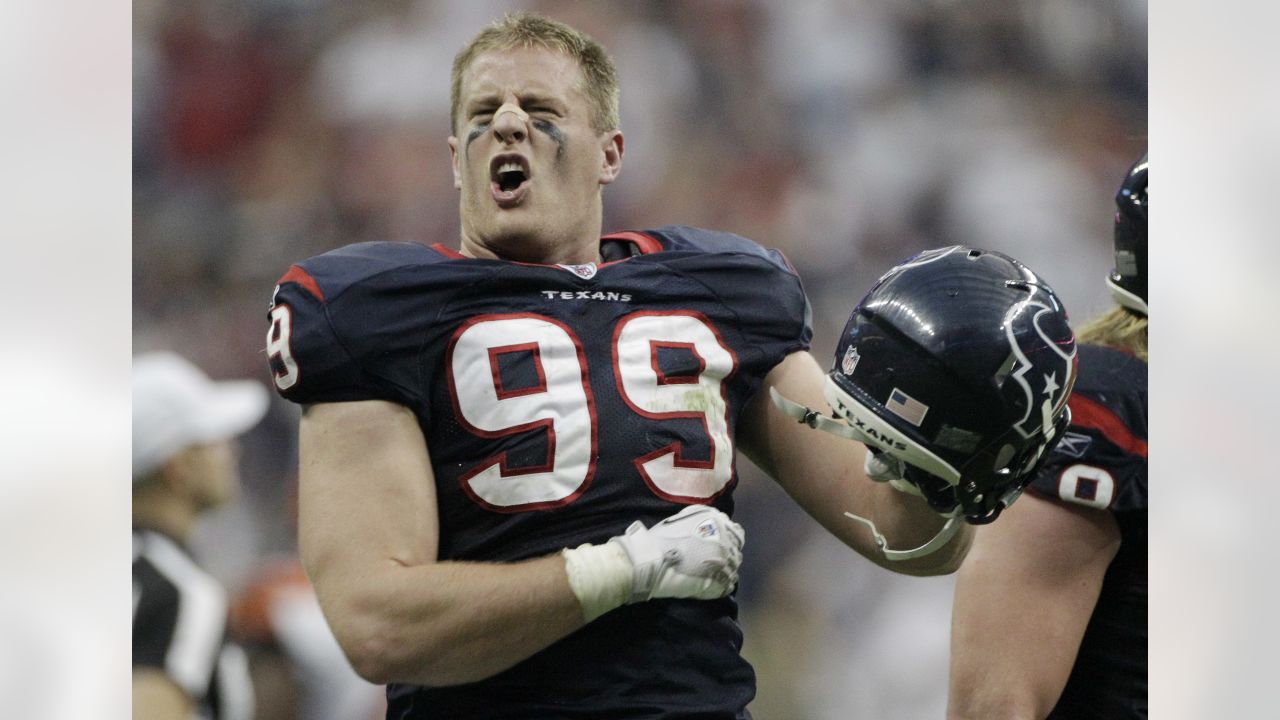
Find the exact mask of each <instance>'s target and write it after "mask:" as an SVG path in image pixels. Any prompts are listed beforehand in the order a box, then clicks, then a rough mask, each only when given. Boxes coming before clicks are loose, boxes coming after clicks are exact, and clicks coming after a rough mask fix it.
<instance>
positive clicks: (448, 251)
mask: <svg viewBox="0 0 1280 720" xmlns="http://www.w3.org/2000/svg"><path fill="white" fill-rule="evenodd" d="M431 249H432V250H435V251H436V252H438V253H440V254H441V255H443V256H445V257H447V258H453V259H454V260H467V259H469V258H467V256H466V255H463V254H462V253H460V252H458V251H457V250H454V249H453V248H451V247H447V246H445V245H443V244H442V243H436V244H434V245H432V246H431Z"/></svg>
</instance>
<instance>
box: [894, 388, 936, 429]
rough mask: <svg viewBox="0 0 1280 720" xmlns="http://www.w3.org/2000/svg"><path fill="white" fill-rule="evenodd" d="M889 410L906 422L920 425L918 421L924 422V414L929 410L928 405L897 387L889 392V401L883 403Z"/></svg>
mask: <svg viewBox="0 0 1280 720" xmlns="http://www.w3.org/2000/svg"><path fill="white" fill-rule="evenodd" d="M884 406H885V408H886V409H888V411H889V412H891V413H893V414H894V415H897V416H898V417H900V418H902V419H903V420H906V421H907V422H909V423H911V424H912V425H915V426H916V427H920V423H922V422H924V414H925V413H927V412H929V406H928V405H925V404H924V403H922V402H920V401H919V400H917V399H915V398H913V397H911V396H910V395H908V394H906V393H904V392H902V391H901V390H899V389H898V388H894V389H893V392H891V393H889V401H888V402H886V403H885V404H884Z"/></svg>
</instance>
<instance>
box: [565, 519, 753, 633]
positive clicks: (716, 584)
mask: <svg viewBox="0 0 1280 720" xmlns="http://www.w3.org/2000/svg"><path fill="white" fill-rule="evenodd" d="M744 538H745V536H744V533H743V530H742V526H741V525H739V524H737V523H735V522H734V521H732V520H730V519H729V516H728V515H725V514H724V513H722V512H720V511H719V510H717V509H715V508H713V507H710V506H708V505H690V506H689V507H686V508H684V509H683V510H681V511H680V512H678V513H676V514H675V515H672V516H671V517H669V518H667V519H665V520H662V521H661V522H658V523H656V524H655V525H654V526H653V527H651V528H646V527H645V526H644V524H643V523H641V522H640V521H638V520H637V521H636V522H634V523H632V524H631V526H630V527H628V528H627V531H626V533H624V534H622V535H618V536H616V537H613V538H610V539H609V542H607V543H605V544H603V545H591V544H586V545H581V546H579V547H577V548H573V549H569V550H565V551H564V557H565V570H566V572H567V573H568V575H569V585H570V586H571V587H572V588H573V592H574V594H575V595H577V597H578V601H579V602H580V603H581V604H582V614H583V616H584V617H585V618H586V619H587V622H590V621H591V620H594V619H595V618H597V617H599V616H600V615H603V614H604V613H606V612H608V611H610V610H612V609H614V608H616V607H618V606H620V605H624V604H627V603H636V602H644V601H645V600H652V599H654V598H693V599H698V600H714V599H716V598H722V597H724V596H726V595H728V594H729V593H730V592H731V591H732V590H733V587H734V585H736V584H737V582H738V567H739V566H740V565H741V564H742V543H743V541H744Z"/></svg>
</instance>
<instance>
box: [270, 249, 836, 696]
mask: <svg viewBox="0 0 1280 720" xmlns="http://www.w3.org/2000/svg"><path fill="white" fill-rule="evenodd" d="M602 250H603V251H604V256H605V258H606V259H608V258H610V257H618V258H621V259H617V260H613V261H607V262H604V263H603V264H601V265H599V266H598V267H597V266H595V265H586V266H556V265H533V264H524V263H516V262H508V261H500V260H486V259H472V258H464V257H462V256H460V255H458V254H457V253H456V252H452V251H450V250H448V249H445V248H443V247H441V246H435V247H432V248H428V247H426V246H423V245H416V244H408V243H365V244H359V245H353V246H349V247H346V248H342V249H340V250H336V251H333V252H330V253H326V254H324V255H321V256H318V257H314V258H311V259H309V260H307V261H305V262H302V263H299V264H298V265H295V266H294V267H292V268H290V269H289V271H288V272H287V273H286V274H285V276H284V277H283V278H282V279H281V281H280V284H279V287H278V289H277V291H276V295H275V299H274V304H273V308H272V310H271V318H272V330H271V333H270V334H269V341H268V345H269V347H268V351H269V353H270V354H271V367H272V374H273V375H274V376H275V379H276V385H277V387H278V389H279V390H280V392H281V393H282V394H283V395H284V397H286V398H288V399H289V400H292V401H295V402H299V403H315V402H335V401H349V400H365V399H381V400H388V401H391V402H396V403H399V404H402V405H405V406H407V407H409V408H411V409H412V410H413V411H414V413H415V414H416V415H417V418H418V421H419V423H420V424H421V427H422V430H423V434H424V436H425V437H426V440H427V445H428V449H429V451H430V454H431V461H432V466H433V468H434V470H435V476H436V477H435V482H436V492H437V496H438V504H439V524H440V549H439V557H440V559H442V560H472V561H498V562H501V561H514V560H521V559H525V558H531V557H536V556H541V555H546V554H548V553H553V552H557V551H559V550H561V549H563V548H566V547H574V546H577V545H579V544H582V543H585V542H590V543H600V542H604V541H606V540H607V539H608V538H610V537H612V536H614V535H618V534H620V533H622V532H623V531H624V530H625V529H626V527H627V526H628V525H629V524H630V523H632V522H633V521H635V520H641V521H643V522H644V523H645V524H646V525H650V524H652V523H654V522H657V521H659V520H661V519H663V518H665V517H668V516H669V515H671V514H673V513H675V512H677V511H678V510H679V509H680V508H681V507H682V506H683V505H687V504H692V503H706V504H711V505H714V506H715V507H717V508H719V509H720V510H722V511H724V512H726V513H729V514H732V512H733V501H732V491H733V488H734V487H735V485H736V482H737V475H736V471H735V468H734V437H735V430H736V428H737V425H738V422H739V419H740V416H741V414H742V412H743V408H744V407H745V406H746V404H747V402H748V401H749V400H750V399H751V398H752V397H753V396H754V395H755V393H756V392H757V391H758V389H759V387H760V384H761V380H762V379H763V378H764V376H765V375H766V374H767V373H768V372H769V370H770V369H772V368H773V367H774V366H775V365H777V364H778V363H779V362H780V361H781V360H782V359H783V358H784V357H785V356H787V355H788V354H790V353H792V352H795V351H798V350H802V349H806V348H807V347H808V343H809V338H810V335H811V330H810V327H809V322H808V305H807V302H806V300H805V296H804V292H803V290H802V288H801V286H800V282H799V279H798V278H797V277H796V275H795V273H794V272H793V271H792V270H791V268H790V267H789V265H787V263H786V261H785V260H784V259H783V258H782V256H781V255H780V254H779V253H777V252H776V251H769V250H765V249H763V248H761V247H760V246H758V245H756V244H754V243H752V242H750V241H748V240H745V239H743V238H740V237H737V236H734V235H730V234H726V233H714V232H709V231H705V230H697V229H693V228H685V227H665V228H661V229H658V230H652V231H646V232H643V233H633V232H628V233H619V234H617V235H613V236H608V237H606V238H604V242H603V243H602ZM372 481H373V480H370V482H372ZM736 616H737V608H736V605H735V603H734V602H733V600H732V599H731V598H725V599H722V600H718V601H696V600H658V601H652V602H647V603H640V604H636V605H631V606H626V607H623V608H619V609H617V610H615V611H613V612H610V613H608V614H606V615H604V616H602V617H601V618H599V619H597V620H596V621H594V622H592V623H590V624H589V625H587V626H586V627H584V628H582V629H581V630H579V631H578V632H576V633H574V634H573V635H571V636H569V637H567V638H564V639H563V640H561V641H559V642H557V643H555V644H554V645H552V646H551V647H549V648H547V649H545V650H543V651H542V652H540V653H538V654H536V655H534V656H533V657H531V658H529V659H527V660H526V661H524V662H522V663H520V664H518V665H517V666H515V667H513V668H511V669H509V670H507V671H505V672H503V673H500V674H499V675H496V676H494V677H492V678H489V679H486V680H484V681H481V682H477V683H473V684H469V685H462V686H457V687H448V688H425V687H420V686H410V685H393V686H391V687H390V688H388V700H389V710H388V717H389V718H427V717H433V718H434V717H467V718H497V717H557V718H558V717H566V718H568V717H592V718H601V717H627V718H631V717H635V718H640V717H644V718H650V717H653V718H657V717H672V716H676V715H679V716H682V717H686V716H689V715H690V714H697V715H698V716H699V717H707V718H711V717H725V718H731V717H736V716H738V714H739V713H740V712H741V711H742V709H743V708H744V707H745V706H746V705H747V703H748V702H749V701H750V700H751V698H752V697H753V695H754V692H755V689H754V688H755V678H754V673H753V672H752V670H751V667H750V666H749V665H748V664H747V663H746V661H744V660H743V659H742V658H741V656H740V654H739V649H740V648H741V644H742V636H741V632H740V629H739V627H738V624H737V622H736Z"/></svg>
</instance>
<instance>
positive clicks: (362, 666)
mask: <svg viewBox="0 0 1280 720" xmlns="http://www.w3.org/2000/svg"><path fill="white" fill-rule="evenodd" d="M336 614H337V615H338V617H340V618H341V619H340V620H337V621H334V622H332V625H333V633H334V636H335V637H336V638H337V639H338V644H339V645H340V646H342V651H343V653H345V654H346V656H347V660H348V661H349V662H350V663H351V668H352V669H353V670H355V671H356V674H357V675H359V676H360V677H362V678H364V679H365V680H368V681H369V682H371V683H374V684H375V685H386V684H387V683H391V682H396V681H399V680H403V679H404V678H403V677H400V675H401V666H402V660H401V658H400V657H399V653H400V648H399V646H398V645H399V644H398V643H397V642H396V640H395V637H394V633H393V630H392V628H391V627H390V625H391V623H390V622H388V621H387V620H385V619H384V618H381V617H379V616H378V614H377V613H373V612H367V613H359V612H355V611H354V610H353V609H347V610H346V611H345V612H340V613H336Z"/></svg>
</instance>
